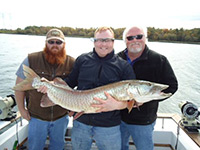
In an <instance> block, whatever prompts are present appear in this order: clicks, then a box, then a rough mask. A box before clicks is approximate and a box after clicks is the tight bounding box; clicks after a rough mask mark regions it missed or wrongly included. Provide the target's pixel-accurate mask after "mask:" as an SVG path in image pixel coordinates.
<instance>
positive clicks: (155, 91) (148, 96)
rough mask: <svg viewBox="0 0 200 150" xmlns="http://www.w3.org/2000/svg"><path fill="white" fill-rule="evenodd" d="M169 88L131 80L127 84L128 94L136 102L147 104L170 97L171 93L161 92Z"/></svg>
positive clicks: (163, 85)
mask: <svg viewBox="0 0 200 150" xmlns="http://www.w3.org/2000/svg"><path fill="white" fill-rule="evenodd" d="M168 87H169V86H168V85H165V84H159V83H154V82H149V81H143V80H135V81H134V80H133V81H131V82H130V83H129V89H130V91H129V92H130V93H131V94H132V95H133V96H134V99H135V100H136V101H137V102H142V103H144V102H148V101H151V100H159V99H164V98H167V97H169V96H171V95H172V94H171V93H164V92H162V91H163V90H164V89H167V88H168Z"/></svg>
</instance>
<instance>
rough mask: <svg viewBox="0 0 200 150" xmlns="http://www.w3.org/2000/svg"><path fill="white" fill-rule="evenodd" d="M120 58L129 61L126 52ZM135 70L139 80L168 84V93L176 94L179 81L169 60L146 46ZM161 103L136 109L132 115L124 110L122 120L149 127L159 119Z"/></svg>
mask: <svg viewBox="0 0 200 150" xmlns="http://www.w3.org/2000/svg"><path fill="white" fill-rule="evenodd" d="M126 50H127V49H125V50H123V51H121V52H120V53H118V56H120V57H121V58H123V59H124V60H127V56H126V54H125V51H126ZM132 68H133V70H134V72H135V75H136V79H138V80H147V81H151V82H156V83H162V84H167V85H169V87H168V88H167V89H166V90H164V92H166V93H172V94H173V93H175V92H176V90H177V89H178V81H177V79H176V76H175V74H174V71H173V69H172V67H171V65H170V63H169V61H168V60H167V58H166V57H165V56H163V55H161V54H159V53H157V52H155V51H152V50H150V49H149V48H148V47H147V46H145V50H144V51H143V53H142V55H141V56H140V58H139V59H137V61H136V62H135V63H134V64H133V67H132ZM159 101H162V100H158V101H151V102H148V103H144V104H143V105H142V106H140V107H139V108H140V110H138V109H137V108H134V109H133V110H132V111H131V112H130V113H128V110H127V109H125V110H122V111H121V114H122V120H123V121H124V122H126V123H128V124H137V125H147V124H151V123H153V122H154V121H155V120H156V118H157V110H158V104H159Z"/></svg>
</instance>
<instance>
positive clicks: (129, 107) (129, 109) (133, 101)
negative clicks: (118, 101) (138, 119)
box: [127, 100, 135, 113]
mask: <svg viewBox="0 0 200 150" xmlns="http://www.w3.org/2000/svg"><path fill="white" fill-rule="evenodd" d="M134 105H135V100H130V101H128V102H127V109H128V113H130V112H131V110H132V109H133V106H134Z"/></svg>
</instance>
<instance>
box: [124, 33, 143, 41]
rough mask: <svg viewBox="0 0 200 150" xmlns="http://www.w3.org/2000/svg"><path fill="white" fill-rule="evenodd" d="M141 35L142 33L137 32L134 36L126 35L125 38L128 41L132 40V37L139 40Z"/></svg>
mask: <svg viewBox="0 0 200 150" xmlns="http://www.w3.org/2000/svg"><path fill="white" fill-rule="evenodd" d="M142 37H143V35H142V34H138V35H136V36H128V37H126V38H127V40H128V41H132V40H134V39H137V40H140V39H142Z"/></svg>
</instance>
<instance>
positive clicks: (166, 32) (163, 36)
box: [0, 26, 200, 44]
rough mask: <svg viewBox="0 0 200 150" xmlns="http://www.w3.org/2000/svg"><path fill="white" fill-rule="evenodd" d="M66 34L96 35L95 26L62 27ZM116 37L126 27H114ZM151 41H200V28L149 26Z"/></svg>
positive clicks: (37, 30)
mask: <svg viewBox="0 0 200 150" xmlns="http://www.w3.org/2000/svg"><path fill="white" fill-rule="evenodd" d="M51 28H57V27H53V26H40V27H38V26H28V27H26V28H25V29H21V28H17V29H16V30H8V29H0V33H6V34H28V35H46V33H47V32H48V31H49V30H50V29H51ZM59 29H60V30H62V31H63V33H64V35H65V36H68V37H86V38H90V37H93V36H94V32H95V30H96V29H95V28H89V29H84V28H72V27H61V28H59ZM112 29H113V31H114V33H115V38H116V39H122V34H123V31H124V29H125V28H118V29H114V28H112ZM148 40H149V41H163V42H182V43H198V44H199V43H200V28H194V29H190V30H185V29H183V28H180V29H155V28H154V27H148Z"/></svg>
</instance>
